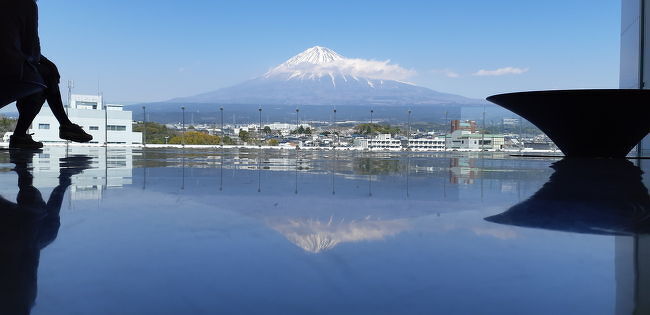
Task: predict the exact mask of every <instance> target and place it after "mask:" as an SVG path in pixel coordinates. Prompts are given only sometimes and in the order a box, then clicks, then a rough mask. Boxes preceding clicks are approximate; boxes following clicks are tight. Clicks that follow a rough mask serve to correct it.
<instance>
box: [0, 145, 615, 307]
mask: <svg viewBox="0 0 650 315" xmlns="http://www.w3.org/2000/svg"><path fill="white" fill-rule="evenodd" d="M341 158H345V157H341ZM436 159H440V160H441V161H442V164H443V165H449V163H448V162H449V161H448V160H449V159H448V158H445V157H437V158H436ZM416 160H417V159H416ZM424 160H425V159H423V160H422V161H420V162H419V163H420V164H422V163H425V162H426V161H424ZM416 162H417V161H416ZM551 162H552V160H520V159H503V160H485V161H482V163H483V164H481V161H479V162H478V163H475V165H478V166H477V167H478V170H477V174H479V176H478V177H477V178H475V179H474V180H473V183H471V184H467V183H459V184H452V183H451V182H450V174H451V173H450V172H449V169H447V171H442V172H425V173H415V172H411V173H410V174H409V176H408V180H407V178H406V176H405V173H404V174H384V175H380V174H378V175H372V176H371V177H370V176H367V175H364V176H353V178H354V179H349V178H348V177H349V176H348V177H346V176H344V175H343V174H338V175H337V174H335V175H334V177H332V174H331V173H330V172H329V169H327V168H326V167H322V168H324V169H322V170H321V171H322V172H318V170H313V172H312V171H299V172H297V176H296V172H294V171H261V172H259V173H258V171H256V170H250V169H246V170H243V169H233V168H229V167H226V166H227V165H224V168H223V173H221V169H220V168H219V165H216V166H214V167H209V168H186V169H185V170H183V169H182V168H179V167H167V168H147V169H146V183H145V182H144V174H145V170H144V169H143V168H134V169H133V179H132V184H129V185H125V186H124V187H123V188H122V189H113V190H107V191H106V192H105V193H104V195H103V199H102V200H101V201H99V202H98V201H94V200H77V201H70V202H71V203H72V205H65V204H64V208H65V209H63V210H62V213H61V221H62V222H61V223H62V226H61V229H60V231H59V237H58V239H57V240H56V241H55V242H54V243H53V244H52V245H50V246H49V247H48V248H46V249H45V250H43V252H42V256H41V260H40V267H39V296H38V298H37V306H36V307H35V308H34V310H33V313H34V314H51V313H82V314H86V313H92V314H113V313H120V314H144V313H150V314H177V313H188V312H189V313H193V314H214V313H240V314H242V313H263V314H273V313H295V314H306V313H317V314H321V313H322V314H332V313H336V314H359V313H370V314H406V313H411V314H431V313H439V314H453V313H457V314H468V313H495V314H504V313H525V314H569V313H571V314H576V313H588V314H611V313H612V312H613V310H614V302H615V301H614V300H615V295H616V294H615V290H616V287H615V284H614V283H615V281H614V238H612V237H605V236H593V235H579V234H571V233H564V232H552V231H545V230H535V229H526V228H518V227H512V226H504V225H498V224H493V223H490V222H487V221H485V220H483V218H484V217H486V216H489V215H494V214H497V213H500V212H503V211H504V210H506V209H508V208H509V207H511V206H512V205H514V204H516V203H518V202H520V201H522V200H525V199H526V198H528V197H529V196H530V195H532V194H533V193H534V192H536V191H537V190H538V189H539V188H540V187H541V186H542V185H543V184H544V183H545V182H546V180H547V179H548V177H549V175H550V174H551V173H552V170H550V169H549V168H548V165H549V164H550V163H551ZM410 163H413V165H414V164H415V163H414V161H413V159H412V160H411V161H410ZM314 164H315V165H318V163H314ZM323 165H327V163H324V164H323ZM341 173H345V172H344V170H343V171H341ZM183 174H184V180H183ZM221 174H223V178H221ZM348 175H349V174H348ZM5 176H11V174H4V173H3V174H0V177H5ZM296 178H297V181H296ZM333 178H334V180H333ZM3 182H6V181H4V180H3ZM221 182H222V183H223V189H222V190H221V191H220V190H219V187H220V183H221ZM296 183H297V185H296ZM407 185H408V192H407ZM181 187H182V189H181ZM258 187H259V188H260V192H258ZM296 187H297V191H298V193H296ZM504 187H506V188H505V189H504ZM333 188H334V190H335V194H332V190H333ZM47 193H48V191H47V190H43V194H45V195H47ZM66 207H67V208H66ZM73 208H74V209H75V211H70V210H67V209H73ZM82 210H83V211H82Z"/></svg>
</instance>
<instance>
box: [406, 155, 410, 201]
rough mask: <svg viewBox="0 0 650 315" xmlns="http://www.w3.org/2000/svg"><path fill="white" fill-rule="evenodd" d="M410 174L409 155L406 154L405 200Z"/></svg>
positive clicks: (407, 193)
mask: <svg viewBox="0 0 650 315" xmlns="http://www.w3.org/2000/svg"><path fill="white" fill-rule="evenodd" d="M410 172H411V154H410V153H406V198H409V197H410V196H411V195H410V194H409V173H410Z"/></svg>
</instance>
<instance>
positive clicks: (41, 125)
mask: <svg viewBox="0 0 650 315" xmlns="http://www.w3.org/2000/svg"><path fill="white" fill-rule="evenodd" d="M38 129H50V124H38Z"/></svg>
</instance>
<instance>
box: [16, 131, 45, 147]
mask: <svg viewBox="0 0 650 315" xmlns="http://www.w3.org/2000/svg"><path fill="white" fill-rule="evenodd" d="M42 147H43V143H42V142H38V141H34V139H32V135H31V134H29V135H24V136H18V135H13V136H10V137H9V148H10V149H27V150H38V149H40V148H42Z"/></svg>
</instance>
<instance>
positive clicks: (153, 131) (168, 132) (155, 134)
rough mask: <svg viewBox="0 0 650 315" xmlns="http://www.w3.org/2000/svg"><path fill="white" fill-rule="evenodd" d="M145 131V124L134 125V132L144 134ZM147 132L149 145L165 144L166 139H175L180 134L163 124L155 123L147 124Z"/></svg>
mask: <svg viewBox="0 0 650 315" xmlns="http://www.w3.org/2000/svg"><path fill="white" fill-rule="evenodd" d="M144 130H145V124H143V123H137V124H133V131H135V132H144ZM146 130H147V139H146V141H147V143H154V144H155V143H165V137H168V138H170V139H171V138H173V137H175V136H177V135H179V134H180V133H179V132H178V131H176V130H172V129H169V128H167V127H166V126H165V125H163V124H159V123H155V122H147V124H146Z"/></svg>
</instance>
